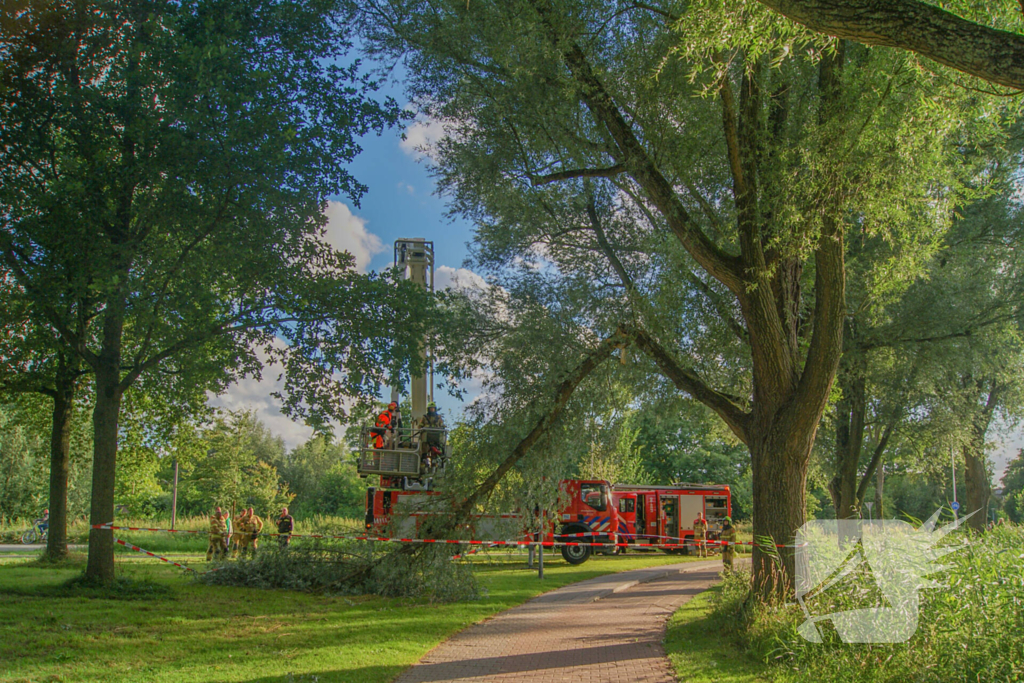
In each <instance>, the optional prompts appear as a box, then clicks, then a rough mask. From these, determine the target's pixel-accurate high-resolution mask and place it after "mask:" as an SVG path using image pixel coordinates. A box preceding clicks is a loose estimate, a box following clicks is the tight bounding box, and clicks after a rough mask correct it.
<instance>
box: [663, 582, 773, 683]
mask: <svg viewBox="0 0 1024 683" xmlns="http://www.w3.org/2000/svg"><path fill="white" fill-rule="evenodd" d="M720 590H721V588H720V587H718V586H715V587H713V588H711V589H710V590H708V591H705V592H703V593H701V594H700V595H697V596H696V597H694V598H693V599H692V600H690V601H689V602H687V603H686V604H685V605H683V606H682V607H680V608H679V610H677V611H676V613H675V614H674V615H673V616H672V619H671V620H670V621H669V623H668V630H667V633H666V634H665V651H666V652H667V653H668V658H669V659H670V660H671V661H672V666H673V668H675V670H676V676H678V677H679V680H680V681H681V682H682V683H755V682H758V681H769V680H771V678H770V677H769V675H768V670H767V667H766V666H765V665H764V664H762V663H760V662H758V661H757V660H755V659H753V658H752V657H751V656H750V655H749V654H747V653H746V652H745V651H744V649H743V647H742V644H741V643H739V642H737V641H736V640H735V635H734V634H728V635H723V631H724V630H725V629H724V628H722V624H720V623H718V622H716V620H715V616H714V615H713V611H714V599H715V596H716V595H717V594H718V593H719V592H720Z"/></svg>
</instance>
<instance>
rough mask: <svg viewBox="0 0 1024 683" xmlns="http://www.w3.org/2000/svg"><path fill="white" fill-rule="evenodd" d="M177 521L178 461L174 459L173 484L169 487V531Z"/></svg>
mask: <svg viewBox="0 0 1024 683" xmlns="http://www.w3.org/2000/svg"><path fill="white" fill-rule="evenodd" d="M177 519H178V459H177V458H175V459H174V484H173V486H172V487H171V530H173V529H174V523H175V522H176V521H177Z"/></svg>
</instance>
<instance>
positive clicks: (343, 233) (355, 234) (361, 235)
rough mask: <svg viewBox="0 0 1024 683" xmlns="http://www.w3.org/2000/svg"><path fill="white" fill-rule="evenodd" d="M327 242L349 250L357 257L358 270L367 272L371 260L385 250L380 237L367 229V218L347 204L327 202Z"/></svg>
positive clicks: (338, 248)
mask: <svg viewBox="0 0 1024 683" xmlns="http://www.w3.org/2000/svg"><path fill="white" fill-rule="evenodd" d="M326 216H327V227H326V233H325V235H324V237H325V239H326V240H327V243H328V244H330V245H331V246H332V247H334V248H335V249H337V250H338V251H347V252H348V253H350V254H352V256H354V257H355V259H356V270H358V271H359V272H360V273H365V272H366V269H367V267H368V266H369V265H370V260H371V259H372V258H373V257H374V256H376V255H377V254H379V253H381V252H383V251H384V244H383V243H382V242H381V241H380V238H379V237H377V236H376V235H374V234H373V233H372V232H369V231H368V230H367V229H366V220H365V219H363V218H360V217H359V216H356V215H355V214H354V213H352V210H351V209H350V208H349V207H348V205H347V204H343V203H342V202H329V203H328V204H327V211H326Z"/></svg>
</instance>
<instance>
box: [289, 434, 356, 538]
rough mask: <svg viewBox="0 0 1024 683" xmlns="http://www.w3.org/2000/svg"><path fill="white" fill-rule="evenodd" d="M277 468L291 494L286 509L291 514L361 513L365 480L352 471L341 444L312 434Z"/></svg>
mask: <svg viewBox="0 0 1024 683" xmlns="http://www.w3.org/2000/svg"><path fill="white" fill-rule="evenodd" d="M277 467H278V472H279V473H280V476H281V478H282V479H283V480H284V481H286V482H288V488H289V490H290V491H291V492H292V493H293V494H294V495H295V499H294V500H293V501H292V504H291V507H290V508H289V512H291V513H292V515H293V516H295V517H297V518H305V517H310V516H312V515H315V514H323V515H341V516H343V517H358V518H361V517H362V516H363V512H364V507H365V504H366V487H367V485H368V482H369V480H367V479H360V478H359V475H358V474H356V468H355V465H354V464H353V463H352V462H351V461H350V457H349V453H348V448H347V447H346V446H345V444H343V443H341V442H337V441H333V440H330V439H328V438H327V437H325V436H316V437H314V438H312V439H310V440H309V441H307V442H306V443H304V444H302V445H301V446H298V447H297V448H294V449H292V450H291V451H290V452H289V453H288V454H287V455H286V456H285V457H284V458H283V460H281V461H279V462H278V463H277Z"/></svg>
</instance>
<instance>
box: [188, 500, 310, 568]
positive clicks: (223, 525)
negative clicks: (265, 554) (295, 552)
mask: <svg viewBox="0 0 1024 683" xmlns="http://www.w3.org/2000/svg"><path fill="white" fill-rule="evenodd" d="M263 526H264V525H263V520H262V519H260V517H259V516H258V515H257V514H256V512H255V510H254V509H253V508H248V509H245V510H242V512H241V514H240V515H239V516H238V520H237V525H236V526H234V527H233V526H232V523H231V515H230V514H228V513H227V512H225V511H223V510H221V508H220V507H217V508H215V509H214V511H213V514H212V515H210V545H209V547H208V548H207V549H206V561H207V562H209V561H211V560H223V559H227V557H228V554H229V553H230V555H231V557H238V555H239V553H241V555H242V557H246V556H248V555H255V554H256V550H257V549H258V548H259V538H260V533H262V532H263ZM294 529H295V520H294V519H293V518H292V516H291V515H289V514H288V508H281V515H280V517H278V518H277V532H278V536H277V539H278V543H279V544H280V546H281V547H282V548H285V547H287V546H288V543H289V542H290V541H291V535H292V531H293V530H294Z"/></svg>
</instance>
